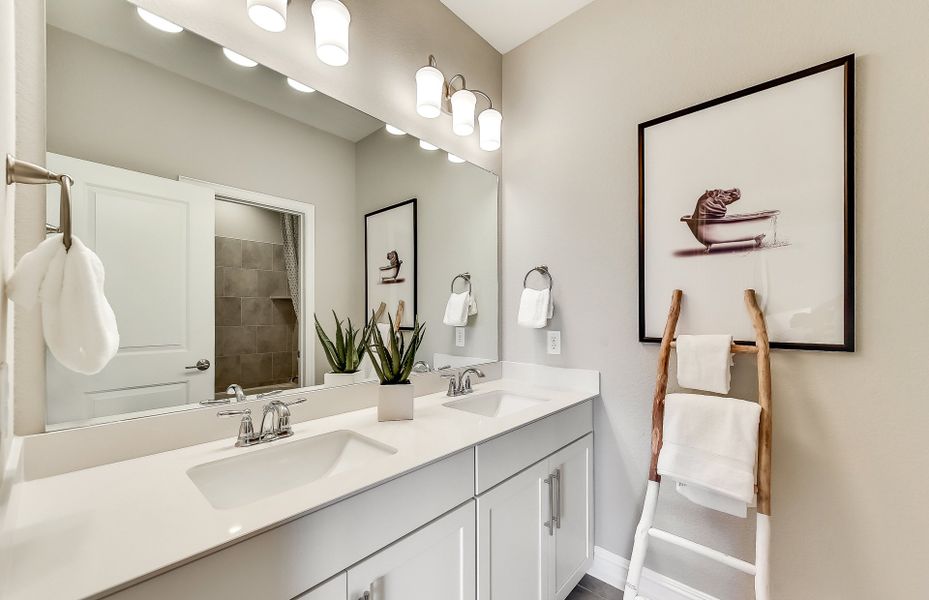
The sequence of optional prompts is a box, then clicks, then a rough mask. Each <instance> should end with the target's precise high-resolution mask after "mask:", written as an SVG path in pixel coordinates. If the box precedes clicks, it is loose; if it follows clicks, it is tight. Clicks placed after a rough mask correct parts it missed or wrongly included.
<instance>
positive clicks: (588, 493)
mask: <svg viewBox="0 0 929 600" xmlns="http://www.w3.org/2000/svg"><path fill="white" fill-rule="evenodd" d="M592 463H593V436H592V435H591V434H588V435H586V436H584V437H583V438H581V439H579V440H577V441H575V442H573V443H571V444H570V445H568V446H567V447H565V448H563V449H562V450H559V451H558V452H556V453H555V454H553V455H551V456H549V457H548V458H546V459H544V460H541V461H539V462H537V463H536V464H534V465H532V466H530V467H529V468H527V469H526V470H524V471H522V472H521V473H519V474H518V475H516V476H515V477H513V478H511V479H509V480H507V481H505V482H504V483H501V484H500V485H498V486H496V487H495V488H493V489H491V490H490V491H488V492H485V493H484V494H482V495H480V496H478V499H477V512H478V516H477V521H478V534H477V537H478V551H477V553H478V600H504V599H506V600H563V599H564V598H565V597H566V596H567V595H568V594H569V593H570V592H571V590H572V589H573V588H574V586H575V585H577V582H578V581H580V579H581V577H582V576H583V575H584V573H585V572H586V570H587V568H588V567H589V565H590V562H591V560H592V557H593V537H592V520H593V486H592V480H593V464H592Z"/></svg>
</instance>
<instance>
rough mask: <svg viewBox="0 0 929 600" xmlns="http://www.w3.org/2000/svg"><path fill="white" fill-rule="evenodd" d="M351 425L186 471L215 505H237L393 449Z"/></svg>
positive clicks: (346, 468)
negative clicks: (351, 427) (349, 427)
mask: <svg viewBox="0 0 929 600" xmlns="http://www.w3.org/2000/svg"><path fill="white" fill-rule="evenodd" d="M396 452H397V450H396V448H392V447H390V446H388V445H386V444H382V443H380V442H376V441H374V440H372V439H371V438H368V437H365V436H363V435H359V434H357V433H355V432H354V431H347V430H341V431H333V432H330V433H324V434H322V435H317V436H313V437H310V438H306V439H302V440H293V441H286V442H279V443H271V444H269V445H268V447H267V448H262V449H258V450H255V451H252V452H248V453H246V454H240V455H238V456H232V457H230V458H224V459H222V460H217V461H213V462H210V463H205V464H202V465H197V466H195V467H191V468H190V469H188V470H187V476H188V477H190V479H191V481H193V482H194V484H195V485H196V486H197V488H198V489H199V490H200V492H201V493H202V494H203V495H204V496H205V497H206V499H207V500H209V501H210V504H212V505H213V507H214V508H219V509H223V508H235V507H237V506H243V505H245V504H249V503H251V502H254V501H256V500H260V499H262V498H267V497H269V496H274V495H276V494H280V493H282V492H286V491H288V490H292V489H294V488H297V487H300V486H302V485H306V484H308V483H311V482H313V481H318V480H320V479H323V478H325V477H332V476H334V475H338V474H340V473H345V472H346V471H351V470H352V469H356V468H358V467H362V466H364V465H366V464H368V463H369V462H370V461H372V460H374V459H377V458H381V457H384V456H390V455H391V454H396Z"/></svg>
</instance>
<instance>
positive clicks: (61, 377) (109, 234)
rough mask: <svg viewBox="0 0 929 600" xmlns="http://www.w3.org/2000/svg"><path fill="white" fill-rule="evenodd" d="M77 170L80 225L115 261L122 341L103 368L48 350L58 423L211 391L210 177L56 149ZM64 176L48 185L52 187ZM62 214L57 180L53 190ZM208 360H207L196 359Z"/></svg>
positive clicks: (59, 164) (53, 159)
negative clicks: (85, 370)
mask: <svg viewBox="0 0 929 600" xmlns="http://www.w3.org/2000/svg"><path fill="white" fill-rule="evenodd" d="M48 167H49V169H51V170H52V171H55V172H58V173H67V174H68V175H70V176H71V177H72V178H73V179H74V186H73V188H72V193H73V196H72V224H73V232H74V235H76V236H77V237H79V238H80V239H81V241H83V242H84V243H85V244H86V245H87V246H88V247H89V248H90V249H92V250H93V251H94V252H96V253H97V255H98V256H99V257H100V260H101V261H102V262H103V266H104V268H105V269H106V283H105V291H106V297H107V299H108V300H109V302H110V305H111V306H112V307H113V311H114V312H115V313H116V321H117V324H118V326H119V336H120V347H119V352H118V354H117V355H116V357H115V358H114V359H113V360H112V362H110V364H109V365H107V367H106V368H105V369H104V370H103V371H102V372H100V373H99V374H97V375H93V376H87V375H80V374H77V373H73V372H71V371H68V370H67V369H65V368H64V367H62V366H61V364H60V363H58V361H56V360H55V359H54V358H53V357H52V356H51V355H50V354H49V355H48V356H47V360H46V370H47V374H46V382H47V390H46V395H47V405H48V416H47V421H48V423H49V424H56V423H63V422H70V421H84V420H88V419H101V418H106V417H111V416H113V415H119V414H125V413H139V412H140V411H151V410H161V409H164V408H166V407H173V406H179V405H183V404H188V403H194V402H199V401H201V400H205V399H207V398H209V397H210V396H212V394H213V387H214V386H213V379H214V370H213V369H214V367H213V363H214V362H215V358H214V326H213V322H214V313H213V310H214V309H213V296H214V289H213V288H214V268H215V265H214V257H213V253H214V234H213V230H214V211H215V200H214V196H213V194H212V193H211V192H210V191H209V190H207V189H204V188H202V187H198V186H195V185H191V184H188V183H181V182H178V181H172V180H170V179H164V178H161V177H155V176H152V175H146V174H143V173H137V172H134V171H128V170H125V169H118V168H115V167H110V166H107V165H101V164H97V163H92V162H87V161H84V160H78V159H75V158H70V157H67V156H60V155H56V154H49V155H48ZM52 187H55V186H49V188H52ZM48 206H49V210H48V219H49V223H51V224H53V225H57V223H58V190H57V188H55V189H54V190H51V191H50V192H49V202H48ZM201 360H206V361H209V364H210V367H209V368H208V369H206V370H198V369H196V368H190V367H192V366H194V365H196V364H197V362H198V361H201Z"/></svg>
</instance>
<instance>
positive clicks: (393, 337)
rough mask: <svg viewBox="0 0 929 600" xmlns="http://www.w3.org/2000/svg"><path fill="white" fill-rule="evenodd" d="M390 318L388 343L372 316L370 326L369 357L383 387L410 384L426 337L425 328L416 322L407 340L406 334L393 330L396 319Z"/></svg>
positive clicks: (388, 316)
mask: <svg viewBox="0 0 929 600" xmlns="http://www.w3.org/2000/svg"><path fill="white" fill-rule="evenodd" d="M387 318H388V320H389V323H390V332H389V334H388V335H387V340H384V336H383V335H382V334H381V331H380V330H379V329H378V328H377V323H376V321H375V319H374V314H373V313H372V315H371V321H370V322H369V324H368V331H369V334H370V343H368V344H367V349H368V356H370V357H371V364H372V365H374V370H375V372H377V377H378V379H380V380H381V385H397V384H401V383H409V382H410V373H411V372H412V371H413V364H414V363H415V362H416V352H417V351H418V350H419V346H420V344H422V343H423V336H424V335H425V334H426V326H425V325H420V324H419V319H418V318H417V319H416V320H415V321H414V323H413V331H412V333H410V335H409V339H408V340H406V339H404V336H403V334H402V333H400V332H398V331H397V330H396V329H395V328H394V320H393V318H391V317H390V315H387Z"/></svg>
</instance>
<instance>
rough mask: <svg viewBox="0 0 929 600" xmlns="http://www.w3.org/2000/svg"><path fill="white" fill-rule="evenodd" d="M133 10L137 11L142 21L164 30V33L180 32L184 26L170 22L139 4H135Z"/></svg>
mask: <svg viewBox="0 0 929 600" xmlns="http://www.w3.org/2000/svg"><path fill="white" fill-rule="evenodd" d="M135 10H136V12H137V13H139V16H140V17H141V18H142V20H143V21H145V22H146V23H148V24H149V25H151V26H152V27H154V28H155V29H158V30H160V31H164V32H165V33H180V32H182V31H184V28H183V27H181V26H180V25H178V24H176V23H172V22H171V21H169V20H167V19H165V18H164V17H159V16H158V15H156V14H155V13H151V12H148V11H147V10H145V9H144V8H142V7H141V6H137V7H136V9H135Z"/></svg>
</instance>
